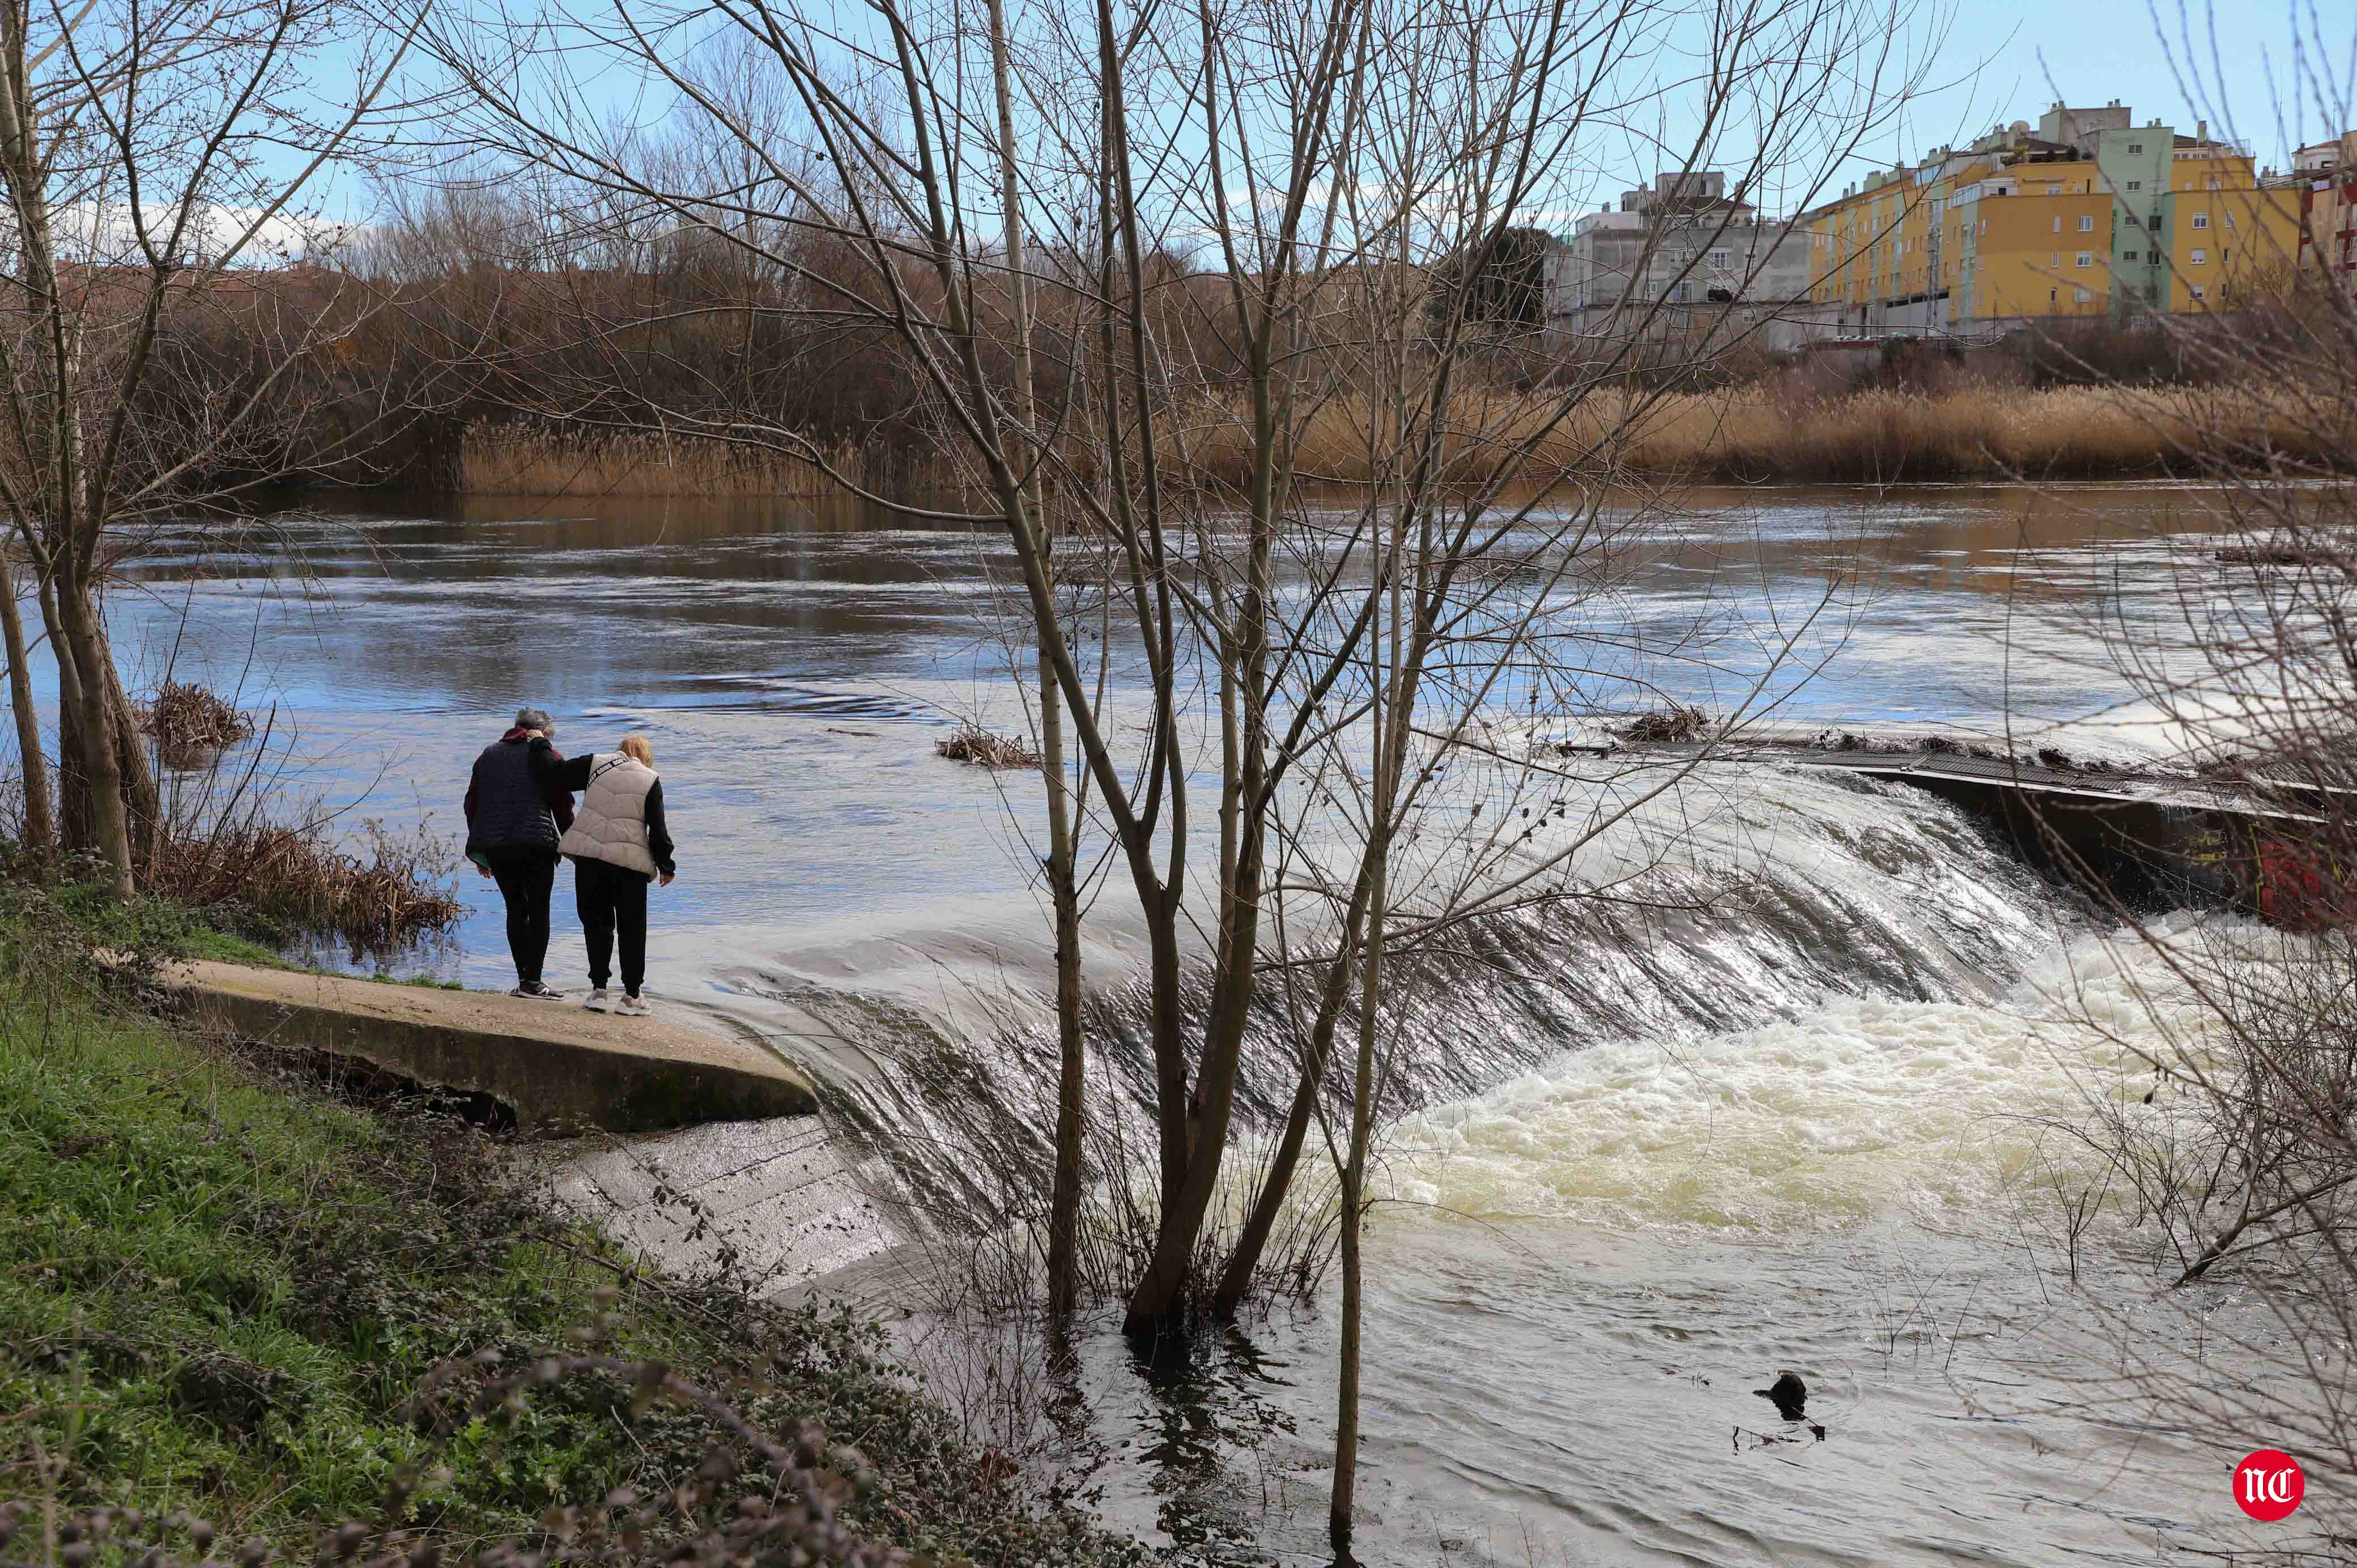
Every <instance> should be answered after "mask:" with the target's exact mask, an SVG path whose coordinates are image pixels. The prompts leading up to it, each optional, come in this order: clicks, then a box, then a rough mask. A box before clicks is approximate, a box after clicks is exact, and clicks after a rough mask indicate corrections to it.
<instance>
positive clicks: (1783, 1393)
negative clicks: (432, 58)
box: [1752, 1371, 1809, 1421]
mask: <svg viewBox="0 0 2357 1568" xmlns="http://www.w3.org/2000/svg"><path fill="white" fill-rule="evenodd" d="M1752 1392H1753V1393H1755V1394H1757V1395H1759V1396H1760V1398H1761V1399H1764V1400H1766V1401H1768V1402H1770V1404H1772V1405H1774V1406H1775V1407H1776V1413H1777V1414H1778V1415H1781V1416H1782V1417H1783V1418H1784V1419H1785V1420H1786V1421H1801V1420H1804V1419H1806V1417H1807V1414H1808V1409H1809V1385H1808V1384H1806V1383H1804V1382H1803V1381H1802V1380H1801V1374H1800V1373H1798V1372H1784V1371H1780V1372H1778V1373H1777V1374H1776V1380H1775V1381H1774V1382H1772V1383H1770V1384H1769V1385H1768V1386H1767V1387H1766V1388H1764V1389H1754V1390H1752Z"/></svg>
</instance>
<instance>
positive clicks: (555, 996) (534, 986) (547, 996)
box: [508, 980, 565, 1002]
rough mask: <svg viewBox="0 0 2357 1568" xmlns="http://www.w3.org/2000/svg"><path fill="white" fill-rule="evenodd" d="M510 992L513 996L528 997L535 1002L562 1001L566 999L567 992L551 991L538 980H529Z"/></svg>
mask: <svg viewBox="0 0 2357 1568" xmlns="http://www.w3.org/2000/svg"><path fill="white" fill-rule="evenodd" d="M508 994H509V995H511V996H522V997H527V998H529V999H530V1000H532V1001H534V1002H562V1001H564V1000H565V993H563V992H562V991H551V990H550V989H549V988H548V987H547V986H545V985H544V984H542V983H540V982H539V981H537V980H527V981H525V982H523V983H522V984H520V985H518V986H517V987H516V988H515V989H514V990H513V991H511V992H509V993H508Z"/></svg>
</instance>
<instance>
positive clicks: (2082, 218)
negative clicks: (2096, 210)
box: [2079, 212, 2095, 234]
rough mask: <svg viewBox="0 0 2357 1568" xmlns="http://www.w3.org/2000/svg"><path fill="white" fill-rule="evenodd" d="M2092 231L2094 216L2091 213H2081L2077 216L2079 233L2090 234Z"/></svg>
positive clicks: (2093, 228) (2093, 229)
mask: <svg viewBox="0 0 2357 1568" xmlns="http://www.w3.org/2000/svg"><path fill="white" fill-rule="evenodd" d="M2094 231H2095V215H2094V214H2093V213H2092V212H2082V213H2081V214H2079V232H2080V233H2082V234H2092V233H2093V232H2094Z"/></svg>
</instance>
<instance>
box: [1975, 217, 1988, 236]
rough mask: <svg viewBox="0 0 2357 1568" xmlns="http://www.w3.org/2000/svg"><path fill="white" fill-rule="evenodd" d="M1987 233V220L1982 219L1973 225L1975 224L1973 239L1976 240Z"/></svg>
mask: <svg viewBox="0 0 2357 1568" xmlns="http://www.w3.org/2000/svg"><path fill="white" fill-rule="evenodd" d="M1987 232H1988V220H1987V219H1986V218H1984V219H1982V220H1980V221H1979V222H1977V223H1975V224H1974V225H1973V236H1974V238H1975V239H1977V238H1979V237H1980V236H1981V235H1983V234H1986V233H1987Z"/></svg>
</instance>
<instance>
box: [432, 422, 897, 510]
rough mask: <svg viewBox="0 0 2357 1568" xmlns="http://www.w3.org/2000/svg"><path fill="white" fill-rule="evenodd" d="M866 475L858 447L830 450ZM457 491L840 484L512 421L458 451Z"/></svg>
mask: <svg viewBox="0 0 2357 1568" xmlns="http://www.w3.org/2000/svg"><path fill="white" fill-rule="evenodd" d="M827 460H828V462H829V463H831V464H832V465H834V467H835V468H836V469H837V471H839V472H841V473H842V474H844V475H845V477H846V478H851V479H853V480H855V481H856V480H858V479H860V478H862V475H861V466H860V455H859V452H858V449H857V448H856V447H849V446H846V447H844V448H842V449H840V450H837V451H834V452H830V453H829V454H827ZM458 488H459V489H461V490H463V491H465V492H466V493H468V494H469V495H487V496H716V497H734V498H748V499H749V498H776V497H794V498H803V497H812V498H814V497H820V496H825V495H830V494H833V493H834V490H835V487H834V485H833V484H831V483H830V482H829V481H828V480H827V479H826V478H825V477H824V476H823V475H822V474H821V473H820V472H819V471H818V470H817V469H816V468H813V467H811V466H810V465H809V464H807V463H799V462H794V461H792V460H791V459H788V458H784V457H780V456H774V455H772V454H770V453H766V452H762V451H759V450H756V449H753V448H749V447H744V446H726V445H722V444H720V443H717V442H710V441H687V440H665V439H663V438H662V437H660V436H654V435H607V436H603V437H600V438H598V439H597V440H594V441H576V440H572V439H568V438H566V437H565V436H563V435H554V434H551V433H548V432H544V431H540V430H535V429H532V428H529V427H519V426H513V425H498V426H490V427H482V426H478V427H476V428H475V429H472V430H469V431H468V433H467V435H466V439H465V441H464V443H463V444H462V446H460V448H459V455H458Z"/></svg>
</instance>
